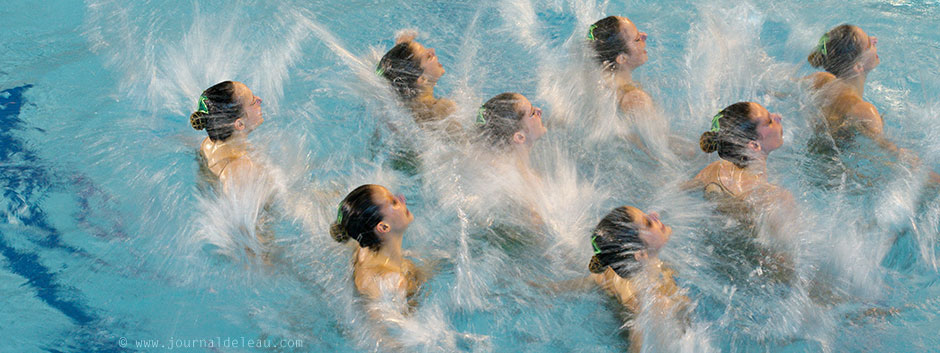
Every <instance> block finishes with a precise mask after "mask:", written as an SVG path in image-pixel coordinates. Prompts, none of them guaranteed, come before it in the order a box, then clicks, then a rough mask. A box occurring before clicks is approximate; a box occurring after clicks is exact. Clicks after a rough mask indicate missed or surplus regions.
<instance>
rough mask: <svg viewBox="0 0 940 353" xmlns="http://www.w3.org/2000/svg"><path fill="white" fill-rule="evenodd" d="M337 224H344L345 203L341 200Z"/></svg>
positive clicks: (337, 212)
mask: <svg viewBox="0 0 940 353" xmlns="http://www.w3.org/2000/svg"><path fill="white" fill-rule="evenodd" d="M336 224H343V203H342V202H340V204H339V207H338V208H337V209H336Z"/></svg>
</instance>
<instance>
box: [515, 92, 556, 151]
mask: <svg viewBox="0 0 940 353" xmlns="http://www.w3.org/2000/svg"><path fill="white" fill-rule="evenodd" d="M517 99H518V101H516V113H518V114H519V115H520V116H522V119H521V122H522V131H520V132H522V133H523V134H524V135H525V141H526V142H527V143H532V142H535V141H537V140H538V139H539V138H541V137H542V135H545V132H547V131H548V129H546V128H545V125H544V124H542V109H541V108H538V107H536V106H534V105H532V102H529V100H528V99H527V98H526V97H525V96H523V95H521V94H520V95H518V97H517Z"/></svg>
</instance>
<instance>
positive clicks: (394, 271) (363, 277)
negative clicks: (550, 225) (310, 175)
mask: <svg viewBox="0 0 940 353" xmlns="http://www.w3.org/2000/svg"><path fill="white" fill-rule="evenodd" d="M646 38H647V34H646V33H644V32H640V31H639V30H638V29H637V27H636V25H635V24H633V22H631V21H630V20H629V19H627V18H626V17H619V16H610V17H606V18H604V19H601V20H599V21H597V22H595V23H594V24H592V25H591V26H590V27H589V29H588V43H587V50H591V51H592V54H593V57H594V59H595V60H596V62H597V64H598V67H597V68H598V69H599V70H600V72H601V73H602V74H604V77H605V78H604V80H605V82H604V84H605V85H606V86H607V87H608V88H609V89H612V90H614V91H615V92H616V94H617V103H618V107H619V109H620V110H621V111H622V112H630V111H635V110H637V109H645V108H648V107H651V106H652V105H653V101H652V99H651V97H650V96H649V94H648V93H646V92H645V91H644V90H643V89H642V86H641V85H640V84H638V83H636V82H635V81H633V77H632V73H633V71H634V70H635V69H637V68H638V67H640V66H641V65H643V64H644V63H646V61H647V60H648V53H647V51H646ZM877 43H878V40H877V38H875V37H873V36H869V35H868V34H867V33H865V32H864V31H863V30H862V29H861V28H859V27H856V26H852V25H840V26H837V27H835V28H833V29H831V30H830V31H828V32H827V33H826V34H825V35H824V36H823V37H822V38H821V39H820V41H819V44H818V46H817V48H816V49H815V50H814V51H813V52H812V53H811V54H810V55H809V57H808V61H809V62H810V64H811V65H812V66H814V67H821V68H823V69H824V70H825V72H817V73H815V74H812V75H810V76H808V77H806V78H805V82H808V83H809V89H810V90H811V91H813V92H816V93H818V97H819V99H818V100H817V103H818V105H819V109H820V111H821V113H822V115H823V117H824V122H825V126H823V128H824V129H822V130H820V131H817V133H818V134H822V133H829V134H831V136H832V137H833V139H834V140H835V141H836V142H837V143H838V142H845V141H850V140H851V139H852V138H853V136H855V135H856V134H863V135H865V136H868V137H869V138H871V139H873V140H874V141H875V142H876V143H877V144H878V146H880V147H881V148H883V149H885V150H886V151H889V152H891V153H892V154H893V155H895V156H897V157H898V158H899V159H900V160H902V161H905V162H907V163H910V164H916V163H917V160H918V159H917V157H916V154H914V153H913V152H910V151H908V150H905V149H902V148H899V147H897V146H896V145H895V144H894V143H893V142H892V141H890V140H889V139H887V138H886V137H885V136H884V132H883V126H884V122H883V120H882V118H881V116H880V114H879V113H878V110H877V109H876V108H875V106H874V105H872V104H871V103H869V102H868V101H866V100H864V98H863V92H864V86H865V80H866V78H867V75H868V73H869V72H870V71H871V70H872V69H874V68H875V67H876V66H878V64H879V62H880V59H879V57H878V53H877ZM444 73H445V70H444V67H443V65H441V63H440V62H439V61H438V57H437V55H436V54H435V51H434V49H432V48H427V47H425V46H423V45H422V44H420V43H418V42H417V41H415V40H414V35H413V34H405V35H401V36H399V37H398V38H397V39H396V43H395V46H394V47H393V48H392V49H390V50H389V51H388V52H387V53H386V54H385V55H384V56H383V57H382V58H381V60H380V61H379V63H378V65H377V67H376V74H377V75H379V76H380V77H382V78H384V79H386V80H387V81H388V84H389V86H390V88H391V91H393V92H394V94H395V96H396V97H397V99H398V101H399V102H400V103H401V104H402V105H403V106H404V107H406V108H407V109H408V111H409V112H410V113H411V114H412V116H413V118H414V122H415V123H416V124H417V125H418V126H420V127H421V128H423V129H426V130H429V131H435V132H437V133H442V134H445V135H447V136H450V137H452V138H458V139H460V140H462V141H467V142H471V143H475V144H477V145H479V146H480V147H483V148H485V149H488V150H491V151H494V152H496V153H497V154H503V155H508V156H512V157H513V158H514V159H515V161H516V164H517V166H519V169H520V170H522V171H524V173H523V174H527V175H528V174H532V173H531V170H530V166H529V154H530V152H531V150H532V147H533V144H534V143H535V142H536V141H538V140H539V139H540V138H541V137H542V136H543V135H545V134H546V133H547V130H546V128H545V126H544V125H543V123H542V110H541V109H540V108H538V107H536V106H534V105H533V104H532V103H531V102H530V101H529V100H528V99H527V98H526V97H525V96H523V95H521V94H519V93H513V92H507V93H502V94H499V95H496V96H495V97H493V98H491V99H489V100H488V101H486V102H485V103H484V104H483V105H482V106H481V107H480V108H479V110H478V112H477V115H476V117H475V118H474V119H473V121H474V126H473V127H472V128H468V129H465V128H464V127H463V126H462V125H461V124H460V123H459V122H458V119H456V117H454V113H455V112H456V111H457V109H456V104H455V103H454V101H452V100H450V99H446V98H438V97H437V96H436V95H435V93H434V87H435V85H436V83H437V81H438V80H439V79H440V78H441V77H442V76H443V75H444ZM190 120H191V124H192V126H193V127H194V128H196V129H205V130H206V132H207V133H208V137H207V138H206V139H205V140H204V141H203V142H202V144H201V147H200V156H202V157H203V159H204V166H203V167H205V168H206V169H208V170H209V171H210V172H211V174H212V175H214V176H215V177H217V178H218V180H219V181H220V182H221V184H222V185H223V190H228V189H230V185H232V184H236V183H238V182H239V179H240V178H241V176H240V175H242V174H243V173H246V172H247V171H250V170H252V169H253V168H257V167H256V166H255V165H254V164H253V163H252V161H251V158H250V157H249V156H248V148H247V143H246V142H245V137H246V136H247V134H248V133H250V132H251V131H252V130H254V129H255V128H256V127H258V126H259V125H260V124H261V123H262V122H263V121H264V119H263V117H262V114H261V99H260V98H258V97H257V96H255V95H254V94H252V92H251V90H249V89H248V87H246V86H245V85H244V84H242V83H239V82H233V81H225V82H221V83H219V84H216V85H214V86H212V87H210V88H209V89H206V90H205V92H203V93H202V95H201V96H200V97H199V100H198V110H197V111H196V112H194V113H193V114H192V115H191V117H190ZM782 120H783V119H782V117H781V115H780V114H777V113H771V112H770V111H768V110H767V109H766V108H765V107H763V106H762V105H760V104H758V103H755V102H747V101H743V102H738V103H734V104H732V105H729V106H727V107H725V108H724V109H722V110H721V111H720V112H719V113H718V114H716V115H715V116H714V117H713V118H712V119H711V128H710V129H709V131H706V132H704V133H703V134H702V135H701V137H700V140H699V144H700V148H701V150H702V151H703V152H705V153H712V152H717V154H718V158H719V159H718V160H716V161H714V162H712V163H710V164H708V165H707V166H705V167H704V168H703V169H702V170H701V171H699V172H698V173H697V174H696V175H695V176H694V177H693V178H692V179H691V180H690V181H688V182H687V183H685V184H684V186H685V187H684V190H686V191H688V190H698V191H701V192H703V193H704V195H705V198H706V199H707V200H709V201H710V202H712V203H713V204H714V205H715V207H716V209H717V210H718V211H720V212H722V213H725V214H728V215H731V216H733V217H735V218H738V219H741V220H749V219H750V220H753V219H754V218H756V216H755V214H756V213H760V214H764V213H765V212H767V210H768V209H769V208H770V207H771V206H780V205H783V206H784V207H783V208H785V209H790V210H794V209H796V208H797V204H796V201H795V200H794V197H793V195H792V194H791V193H790V192H789V191H788V190H786V189H784V188H782V187H780V186H777V185H775V184H773V183H771V182H770V181H769V180H768V176H767V159H768V157H769V156H770V154H771V152H773V151H775V150H777V149H779V148H780V147H782V146H783V145H784V140H783V124H782ZM533 178H535V177H534V175H533ZM791 216H792V214H787V216H781V217H771V218H770V220H771V223H773V224H771V226H772V227H773V228H775V229H776V230H777V233H782V232H783V231H782V228H783V227H784V225H783V222H785V221H786V219H787V218H788V217H791ZM413 219H414V215H412V214H411V212H410V211H409V210H408V207H407V205H406V203H405V199H404V197H402V196H395V195H392V193H391V192H389V191H388V190H387V189H386V188H385V187H382V186H379V185H362V186H359V187H357V188H355V189H354V190H352V191H351V192H350V193H349V194H348V195H347V196H346V197H345V198H344V199H343V200H342V201H341V202H340V205H339V209H338V210H337V217H336V221H335V222H334V223H333V224H332V226H331V227H330V234H331V235H332V236H333V238H334V239H335V240H336V241H338V242H347V241H348V240H349V239H354V240H355V241H356V246H355V252H354V253H353V255H352V267H353V283H354V284H355V288H356V290H357V292H358V293H359V294H361V295H362V296H364V297H366V298H369V299H370V300H377V299H379V298H382V297H384V296H386V295H389V294H393V295H399V296H402V297H405V298H408V299H412V300H413V299H414V297H415V294H416V293H417V292H418V290H419V288H420V286H421V285H422V284H423V283H424V282H425V280H426V277H427V276H426V274H425V273H424V272H423V271H421V270H419V269H418V268H417V267H416V266H415V264H414V263H413V262H412V261H411V260H409V259H407V258H405V257H404V256H403V253H402V239H403V237H404V233H405V231H406V230H407V229H408V226H409V224H411V222H412V220H413ZM671 234H672V229H671V228H670V227H669V226H666V225H665V224H663V222H662V221H661V220H660V217H659V215H658V214H657V213H656V212H649V213H644V212H642V211H640V210H639V209H637V208H634V207H629V206H623V207H619V208H616V209H614V210H612V211H611V212H610V213H609V214H607V215H606V216H604V217H603V218H602V219H601V221H600V223H598V225H597V226H596V227H595V228H594V230H593V232H592V234H591V238H590V239H591V246H592V248H593V250H594V256H593V257H591V259H590V263H589V266H588V269H589V273H586V274H585V275H586V276H587V278H589V279H590V280H591V281H593V282H594V283H596V285H597V286H599V287H601V288H603V289H604V290H606V291H607V292H608V293H610V295H611V296H613V297H614V298H616V299H617V301H618V302H619V303H620V304H621V305H622V306H623V307H624V308H625V309H626V310H627V311H628V312H630V313H633V314H638V313H640V311H641V310H643V307H644V306H643V305H641V304H640V303H641V301H650V300H652V301H653V302H655V303H656V305H658V306H657V307H658V308H659V309H658V311H659V312H660V313H668V314H669V315H671V316H676V315H678V314H679V313H680V312H682V311H683V310H684V309H686V308H688V306H689V298H687V297H685V296H684V295H682V294H681V290H680V288H679V287H678V286H677V285H676V283H675V281H674V280H673V274H674V271H672V270H671V269H669V267H668V266H665V265H664V264H663V263H662V261H660V260H659V258H658V254H659V251H660V249H661V248H662V247H663V246H665V245H666V243H667V242H668V240H669V238H670V236H671ZM641 275H643V276H645V277H643V278H645V280H644V281H638V278H640V277H639V276H641ZM640 283H647V284H649V285H650V286H651V287H650V288H645V289H644V288H639V287H638V286H640V285H641V284H640ZM650 283H651V284H650ZM643 293H647V294H643ZM644 295H649V296H651V297H644ZM642 342H643V336H642V330H640V329H637V328H635V329H633V330H631V350H633V351H638V350H639V349H640V345H641V344H642Z"/></svg>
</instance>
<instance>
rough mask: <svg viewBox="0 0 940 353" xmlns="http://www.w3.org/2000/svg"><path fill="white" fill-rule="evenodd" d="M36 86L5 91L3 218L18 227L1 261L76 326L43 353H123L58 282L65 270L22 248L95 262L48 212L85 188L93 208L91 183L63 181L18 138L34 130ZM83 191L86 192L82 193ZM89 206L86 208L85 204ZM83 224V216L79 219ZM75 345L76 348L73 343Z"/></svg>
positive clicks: (0, 247) (3, 239)
mask: <svg viewBox="0 0 940 353" xmlns="http://www.w3.org/2000/svg"><path fill="white" fill-rule="evenodd" d="M32 87H33V86H32V85H28V84H27V85H23V86H19V87H15V88H11V89H6V90H3V91H0V125H2V126H3V130H2V131H0V171H2V173H0V187H2V188H3V190H4V191H3V198H2V199H0V202H2V205H0V217H2V218H3V219H6V220H10V221H8V222H9V223H11V224H12V223H15V226H13V227H8V228H5V229H10V230H12V229H22V230H23V231H22V232H19V231H15V230H14V231H10V230H4V231H0V255H2V256H3V257H4V258H6V260H7V261H6V263H7V265H6V270H7V271H9V272H11V273H13V274H16V275H18V276H21V277H23V278H24V279H26V282H25V283H26V285H28V286H30V287H31V288H32V290H33V291H35V295H36V297H37V298H38V299H39V300H41V301H42V302H44V303H45V304H46V305H48V306H49V307H51V308H54V309H55V310H57V311H59V312H61V313H62V314H63V315H65V316H66V317H67V318H69V319H70V320H71V321H72V322H73V323H74V324H75V325H76V327H77V328H76V329H75V330H74V332H69V333H67V335H68V336H69V337H67V338H64V339H51V340H50V341H49V342H48V344H49V345H50V346H47V347H44V348H42V349H44V350H46V351H49V352H59V349H66V351H99V352H108V351H122V350H120V349H117V348H118V346H117V345H116V344H114V341H113V340H107V341H106V340H105V339H104V338H103V337H102V336H103V333H104V332H107V331H106V330H104V329H103V328H102V327H99V321H100V317H99V315H98V314H97V313H96V310H95V309H93V308H90V307H89V306H88V305H86V304H85V303H83V302H82V299H81V298H82V294H81V293H80V292H79V291H77V290H76V289H74V288H72V287H70V286H68V285H65V284H63V283H62V281H60V280H58V279H57V277H56V273H57V272H58V271H62V269H61V268H56V269H53V268H50V267H47V266H46V265H44V264H43V263H42V256H41V255H42V254H41V253H35V252H31V251H30V250H28V249H24V247H23V246H21V245H20V244H25V243H26V242H29V243H32V244H34V245H35V246H36V247H37V248H38V249H39V250H40V251H42V252H50V253H65V254H66V255H67V256H69V257H77V258H89V257H90V255H89V254H88V253H87V252H85V251H83V250H81V249H80V248H77V247H75V246H72V245H69V244H66V243H65V242H64V241H63V237H62V233H61V232H60V231H59V230H58V229H56V227H54V226H53V224H52V222H51V221H50V217H49V215H48V214H47V213H46V211H45V210H44V209H43V208H42V204H43V201H45V200H46V199H47V197H48V195H49V192H50V190H53V189H56V188H62V187H69V188H71V186H79V187H80V188H79V191H80V192H77V194H78V195H79V197H78V199H79V208H80V209H84V208H87V207H90V206H89V205H88V200H87V198H85V197H83V196H82V195H85V196H88V195H92V194H94V192H93V191H89V190H94V188H93V187H92V186H91V185H92V184H90V182H88V181H87V180H83V179H82V178H81V177H76V178H72V179H69V180H57V176H56V173H54V172H52V171H51V168H50V167H49V165H48V163H46V162H44V161H43V160H42V159H41V158H39V157H38V153H36V152H35V151H34V150H32V149H31V148H30V147H31V145H30V143H29V141H26V140H24V139H22V138H20V137H19V136H17V132H22V131H24V130H26V129H28V128H29V127H28V124H26V123H25V122H24V121H23V120H21V118H20V113H21V111H22V108H23V107H24V105H25V104H28V103H27V100H26V99H25V98H24V94H25V93H26V92H27V91H28V90H29V89H30V88H32ZM40 132H41V130H40ZM82 186H83V187H82ZM83 202H84V204H83ZM77 215H78V216H79V218H80V217H81V215H82V213H81V212H79V213H78V214H77ZM53 342H55V343H53ZM69 342H73V343H69Z"/></svg>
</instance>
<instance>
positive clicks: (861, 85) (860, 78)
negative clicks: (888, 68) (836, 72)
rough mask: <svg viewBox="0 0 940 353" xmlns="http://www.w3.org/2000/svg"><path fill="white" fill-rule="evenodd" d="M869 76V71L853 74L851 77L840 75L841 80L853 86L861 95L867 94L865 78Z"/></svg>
mask: <svg viewBox="0 0 940 353" xmlns="http://www.w3.org/2000/svg"><path fill="white" fill-rule="evenodd" d="M867 78H868V73H867V72H862V73H859V74H857V75H853V76H849V77H840V78H839V80H840V81H842V83H844V84H846V85H848V86H849V87H851V88H852V90H853V91H855V93H856V94H858V96H859V97H862V96H864V94H865V80H866V79H867Z"/></svg>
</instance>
